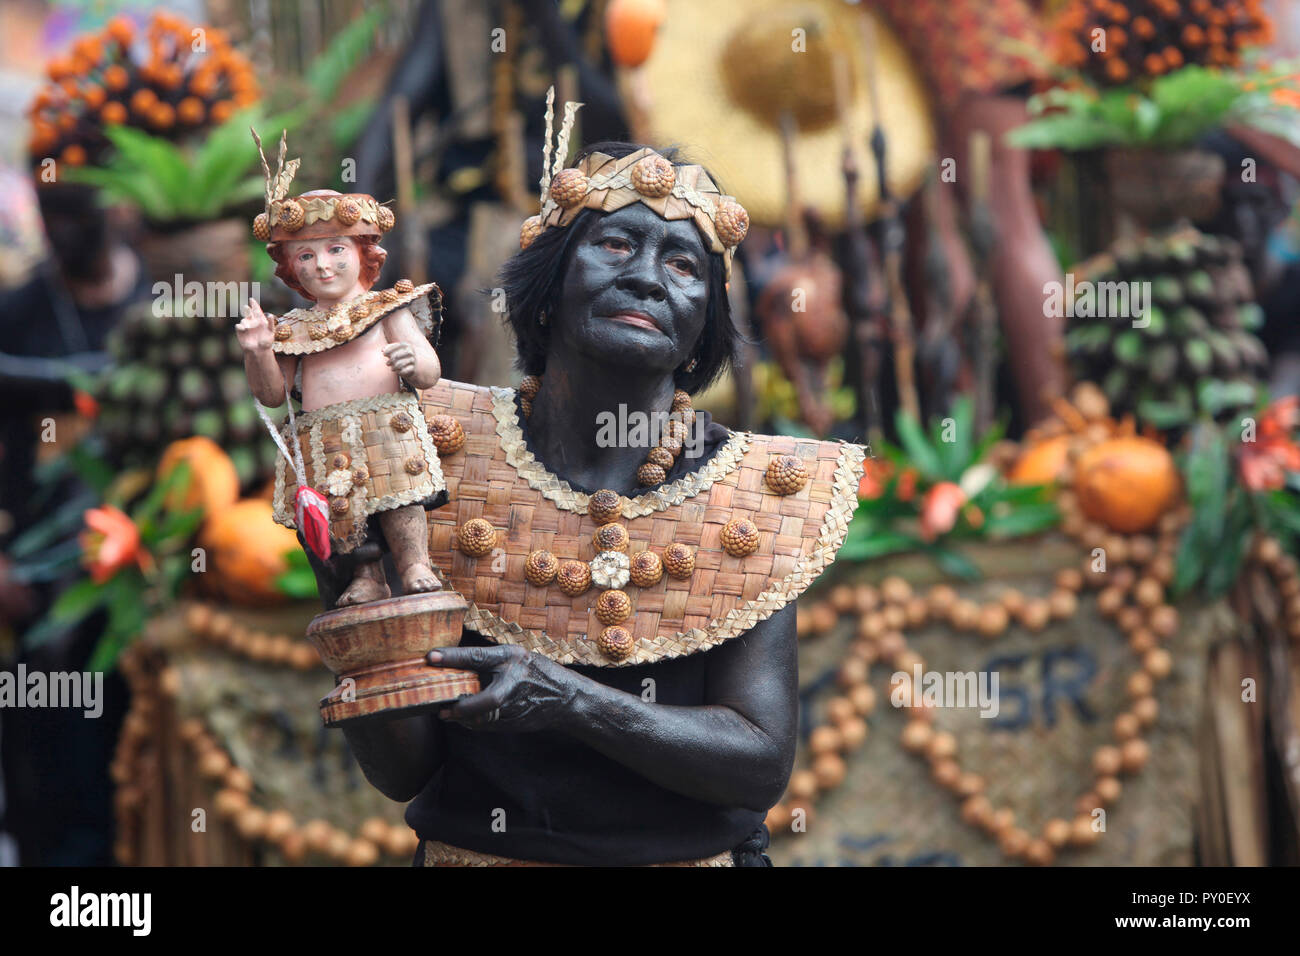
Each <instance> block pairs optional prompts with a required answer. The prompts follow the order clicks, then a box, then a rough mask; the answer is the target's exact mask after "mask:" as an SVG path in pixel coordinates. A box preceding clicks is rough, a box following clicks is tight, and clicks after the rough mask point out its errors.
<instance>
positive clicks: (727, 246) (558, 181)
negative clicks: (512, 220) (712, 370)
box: [519, 87, 749, 281]
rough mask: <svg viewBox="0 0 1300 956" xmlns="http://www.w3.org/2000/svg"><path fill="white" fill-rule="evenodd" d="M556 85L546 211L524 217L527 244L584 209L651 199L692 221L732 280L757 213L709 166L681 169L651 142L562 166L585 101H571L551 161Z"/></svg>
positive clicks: (545, 170)
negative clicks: (727, 191) (726, 190)
mask: <svg viewBox="0 0 1300 956" xmlns="http://www.w3.org/2000/svg"><path fill="white" fill-rule="evenodd" d="M554 104H555V87H551V89H550V90H549V91H548V92H547V94H546V144H545V146H544V147H543V149H542V180H541V202H542V211H541V212H540V213H539V214H538V215H536V216H530V217H529V218H528V219H526V220H524V224H523V227H522V228H521V229H520V231H519V247H520V248H521V249H527V248H528V247H529V246H530V245H531V244H532V242H533V240H534V239H536V238H537V237H538V236H539V235H541V234H542V232H543V231H545V230H547V229H550V228H552V227H559V228H561V229H562V228H564V227H565V226H567V225H569V223H571V222H573V220H574V218H575V217H576V216H577V215H578V213H579V212H580V211H581V210H583V209H596V210H599V211H601V212H613V211H614V210H616V209H622V208H623V207H624V206H628V205H631V204H632V203H634V202H639V203H643V204H644V205H646V206H649V207H650V208H651V209H653V210H654V211H655V212H656V213H657V214H658V215H659V216H661V217H663V218H664V219H667V220H670V221H671V220H674V219H691V220H694V222H695V225H696V226H697V227H698V228H699V230H700V234H701V235H702V236H703V237H704V240H705V244H706V245H707V246H708V247H709V251H710V252H718V253H721V254H722V261H723V263H724V265H725V267H726V278H727V280H728V281H730V279H731V254H732V252H733V251H734V250H735V248H736V246H737V245H739V243H740V241H741V240H742V239H744V238H745V233H747V232H748V231H749V214H748V213H747V212H745V207H744V206H742V205H741V204H740V203H738V202H736V200H735V198H734V197H732V196H725V195H723V194H722V191H721V190H719V189H718V187H717V186H716V185H715V184H714V182H713V180H712V178H710V176H709V174H708V173H707V172H705V171H704V168H703V167H702V166H686V165H683V166H675V165H673V164H672V163H671V162H669V161H668V160H667V159H666V158H665V157H663V156H661V155H659V153H657V152H655V151H654V150H653V149H650V148H649V147H648V146H647V147H645V148H643V149H638V150H637V151H636V152H634V153H629V154H628V155H627V156H624V157H622V158H619V159H616V158H614V157H613V156H609V155H606V154H605V153H591V154H589V155H588V156H585V157H583V158H582V160H580V161H579V162H578V164H577V165H576V166H571V167H569V168H567V169H564V168H562V166H563V164H564V158H565V156H566V155H568V150H569V133H570V132H571V130H572V129H573V119H574V115H575V114H576V113H577V112H578V108H579V107H581V106H582V104H581V103H566V104H565V107H564V120H563V122H562V123H561V126H560V135H559V138H558V140H557V141H556V144H555V158H554V160H552V158H551V136H552V124H553V122H554V118H555V111H554Z"/></svg>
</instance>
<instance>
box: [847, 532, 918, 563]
mask: <svg viewBox="0 0 1300 956" xmlns="http://www.w3.org/2000/svg"><path fill="white" fill-rule="evenodd" d="M923 545H924V542H922V541H921V539H920V538H917V537H915V536H913V535H910V534H899V533H897V532H892V531H891V532H885V533H882V534H878V535H874V536H873V537H870V538H863V539H861V540H858V541H853V542H850V541H845V542H844V545H843V546H842V547H841V548H840V551H839V554H838V555H837V557H838V558H840V559H841V560H846V561H869V560H871V559H872V558H880V557H884V556H885V555H887V554H896V553H898V552H900V551H915V550H918V549H919V548H921V547H922V546H923Z"/></svg>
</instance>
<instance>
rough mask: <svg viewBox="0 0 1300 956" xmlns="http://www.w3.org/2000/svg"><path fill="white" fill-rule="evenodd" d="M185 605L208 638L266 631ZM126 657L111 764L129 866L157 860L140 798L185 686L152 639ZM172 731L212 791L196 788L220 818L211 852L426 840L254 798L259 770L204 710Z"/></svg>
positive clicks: (393, 855)
mask: <svg viewBox="0 0 1300 956" xmlns="http://www.w3.org/2000/svg"><path fill="white" fill-rule="evenodd" d="M183 613H184V618H183V620H184V623H185V625H186V630H187V631H188V632H189V634H190V635H192V636H193V637H194V638H196V639H198V640H201V641H204V642H206V643H213V644H217V645H221V644H222V642H223V640H224V638H222V637H216V636H214V634H217V635H225V637H226V638H228V637H229V636H231V635H234V634H240V633H244V634H245V635H246V636H247V638H248V640H249V641H250V642H255V640H256V638H257V637H258V636H259V633H258V632H253V631H250V630H249V629H247V628H243V627H242V625H239V624H237V623H236V622H235V621H234V620H233V619H232V618H231V617H230V616H229V615H227V614H225V613H224V612H220V611H216V610H214V609H213V608H211V607H210V606H207V605H204V604H192V605H190V606H188V607H187V608H185V610H184V612H183ZM260 636H262V637H267V638H268V639H269V636H267V635H260ZM286 640H287V638H286ZM300 646H305V647H306V649H307V650H310V651H311V652H312V658H313V662H312V663H311V665H310V666H312V667H316V666H321V665H320V661H319V658H317V657H316V654H315V649H314V648H311V647H310V646H309V645H295V649H297V647H300ZM119 666H120V669H121V672H122V674H123V676H124V677H125V678H126V680H127V683H128V686H129V687H130V690H131V705H130V708H129V710H128V711H127V715H126V718H125V720H124V721H123V726H122V733H121V736H120V737H119V738H118V742H117V747H116V750H115V752H114V756H113V760H112V762H111V763H110V768H109V772H110V776H111V777H112V779H113V781H114V783H115V784H116V785H117V789H116V792H115V794H114V801H113V802H114V809H115V813H116V819H117V826H116V833H117V840H116V843H115V844H114V856H115V857H116V859H117V861H118V863H120V864H121V865H123V866H131V865H136V864H139V863H149V862H154V861H150V860H142V859H140V857H139V852H138V848H139V847H140V846H142V845H149V844H150V840H149V839H148V838H147V837H145V838H142V831H144V830H146V829H147V828H148V827H149V823H148V821H147V820H145V819H144V813H145V811H146V804H145V800H144V799H143V798H144V794H145V793H146V792H147V789H148V788H150V787H156V786H158V785H159V781H158V774H159V772H160V764H159V740H158V733H159V716H158V715H159V714H161V713H163V710H164V708H167V709H168V711H170V712H172V713H174V712H175V710H176V706H177V699H178V698H179V696H180V691H181V689H182V688H181V679H180V674H179V673H178V672H177V670H176V669H175V668H174V667H172V666H170V665H169V664H167V659H166V655H165V654H164V653H163V652H162V651H161V649H160V648H158V647H157V646H154V645H152V644H150V643H149V642H147V641H140V642H137V643H136V644H133V645H132V646H130V647H128V648H127V649H126V650H125V651H124V652H123V653H122V656H121V658H120V660H119ZM295 666H296V665H295ZM164 719H166V720H175V717H174V716H173V717H167V718H164ZM175 733H176V736H177V738H178V740H179V742H180V744H181V745H182V750H181V752H180V754H179V759H180V760H182V761H184V762H185V763H186V764H188V766H189V767H190V768H191V769H189V770H188V771H187V770H186V769H185V768H184V767H182V768H181V770H180V773H182V774H185V776H186V777H187V778H188V779H190V780H193V781H194V786H196V787H201V788H202V789H203V790H205V791H207V792H208V796H207V797H204V795H203V794H195V796H196V797H197V798H198V801H199V805H201V806H202V805H206V806H209V807H211V810H212V813H213V814H214V815H215V817H216V818H217V819H216V820H210V821H209V829H208V830H207V831H206V837H207V839H209V840H210V841H212V842H211V844H210V846H211V847H212V850H211V852H214V853H216V854H221V853H225V854H230V853H231V852H232V850H233V851H235V852H237V853H240V854H246V855H248V859H249V861H250V862H251V860H252V856H251V854H252V853H253V852H254V851H253V847H257V848H260V849H263V850H265V851H270V852H272V853H275V854H276V855H277V856H278V858H279V859H280V860H281V861H283V862H284V863H289V864H296V863H302V862H309V861H310V857H312V856H315V857H316V858H317V859H316V860H315V861H314V862H316V863H317V864H319V863H323V862H331V863H338V864H345V865H349V866H374V865H377V864H380V863H387V864H389V865H392V864H395V863H399V862H409V860H410V858H411V855H412V854H413V853H414V852H415V850H416V847H417V846H418V844H419V837H417V836H416V834H415V832H414V831H413V830H411V829H410V828H409V827H407V826H405V825H403V824H400V823H390V822H389V821H387V820H384V819H382V818H380V817H372V818H370V819H368V820H366V821H365V822H364V823H362V825H361V827H360V828H359V831H358V833H357V834H356V835H355V836H354V835H350V834H348V833H347V832H345V831H343V830H342V829H340V828H337V827H335V826H333V825H332V824H330V823H328V822H327V821H325V820H313V821H310V822H307V823H303V824H302V825H299V823H298V821H297V820H296V819H295V818H294V816H293V814H291V813H290V812H289V811H288V810H286V809H284V808H277V809H268V808H265V807H261V806H258V805H257V804H256V803H255V802H254V799H253V798H254V795H255V793H256V790H257V788H256V783H255V781H254V779H253V777H252V775H251V774H250V773H249V772H248V770H246V769H244V768H243V767H239V766H237V765H236V764H235V763H234V760H233V758H232V756H231V754H230V753H229V752H228V751H227V750H226V749H225V748H224V747H222V746H221V744H220V743H219V742H218V740H217V737H216V735H215V734H213V733H212V732H211V730H210V729H209V728H208V726H207V725H206V724H205V722H204V721H203V719H202V718H200V717H195V716H191V717H186V718H184V719H183V720H179V721H177V722H176V723H175ZM187 806H188V804H187ZM236 837H237V839H238V841H241V842H239V845H238V846H235V845H234V844H233V843H232V842H231V841H233V840H235V839H236ZM156 838H157V835H155V841H156ZM164 839H166V838H164ZM153 845H154V846H155V852H163V853H167V852H169V851H167V850H165V849H161V848H159V847H158V846H157V844H156V842H155V843H154V844H153Z"/></svg>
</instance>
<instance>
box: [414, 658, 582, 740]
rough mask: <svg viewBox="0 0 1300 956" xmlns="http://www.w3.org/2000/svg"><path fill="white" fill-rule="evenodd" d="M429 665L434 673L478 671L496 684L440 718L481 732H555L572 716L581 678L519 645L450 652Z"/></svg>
mask: <svg viewBox="0 0 1300 956" xmlns="http://www.w3.org/2000/svg"><path fill="white" fill-rule="evenodd" d="M425 660H426V661H427V662H428V663H429V664H431V665H432V666H434V667H452V668H457V669H459V670H469V671H477V672H478V673H479V674H480V675H482V676H485V677H490V683H488V684H487V686H486V687H485V688H484V689H483V690H481V691H479V692H478V693H477V694H471V695H470V696H468V697H462V698H461V699H460V700H458V701H456V702H455V703H454V704H451V705H449V706H447V707H444V708H443V709H442V710H440V711H439V716H440V717H443V718H445V719H447V720H454V721H456V722H457V723H459V724H463V725H464V726H466V727H471V728H473V729H475V730H502V731H510V732H512V733H521V732H527V731H535V730H545V729H547V728H550V727H554V726H555V725H556V724H557V723H559V722H560V721H561V720H562V719H563V718H564V717H566V716H568V715H569V714H570V713H571V707H572V704H573V699H574V697H575V696H576V694H577V687H576V683H575V681H576V678H575V677H574V675H573V674H572V673H570V672H569V671H568V670H566V669H565V668H563V667H561V666H560V665H559V664H557V663H555V662H554V661H552V660H550V659H548V658H545V657H543V656H542V655H540V654H534V653H533V652H532V651H526V650H524V649H523V648H522V647H519V646H517V645H515V644H503V645H497V646H495V647H444V648H441V649H439V650H436V651H430V652H429V653H428V655H427V656H426V657H425Z"/></svg>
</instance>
